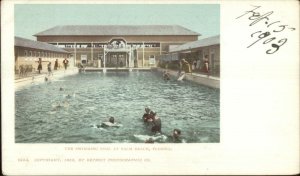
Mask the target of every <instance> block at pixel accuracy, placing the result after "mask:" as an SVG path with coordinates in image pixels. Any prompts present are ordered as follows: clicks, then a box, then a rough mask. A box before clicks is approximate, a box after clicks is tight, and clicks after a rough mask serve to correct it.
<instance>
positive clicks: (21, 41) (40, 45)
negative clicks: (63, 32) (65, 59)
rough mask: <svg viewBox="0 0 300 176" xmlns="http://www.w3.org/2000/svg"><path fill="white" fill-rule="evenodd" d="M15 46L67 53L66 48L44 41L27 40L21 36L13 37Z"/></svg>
mask: <svg viewBox="0 0 300 176" xmlns="http://www.w3.org/2000/svg"><path fill="white" fill-rule="evenodd" d="M15 46H20V47H26V48H33V49H40V50H47V51H54V52H60V53H69V52H67V51H66V50H63V49H61V48H58V47H55V46H54V45H51V44H48V43H45V42H39V41H34V40H29V39H25V38H21V37H15Z"/></svg>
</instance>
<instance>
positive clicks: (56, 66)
mask: <svg viewBox="0 0 300 176" xmlns="http://www.w3.org/2000/svg"><path fill="white" fill-rule="evenodd" d="M57 68H58V59H56V60H55V63H54V70H57Z"/></svg>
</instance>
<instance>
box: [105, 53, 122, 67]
mask: <svg viewBox="0 0 300 176" xmlns="http://www.w3.org/2000/svg"><path fill="white" fill-rule="evenodd" d="M126 58H127V54H126V53H125V52H118V53H117V52H114V53H108V57H107V60H106V65H107V67H126V65H127V63H126Z"/></svg>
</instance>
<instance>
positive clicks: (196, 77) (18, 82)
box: [15, 67, 220, 90]
mask: <svg viewBox="0 0 300 176" xmlns="http://www.w3.org/2000/svg"><path fill="white" fill-rule="evenodd" d="M151 70H156V71H158V72H164V71H166V70H167V69H163V68H149V67H148V68H125V67H124V68H88V67H87V68H82V69H78V68H77V67H73V68H68V69H67V70H63V69H62V70H58V71H54V72H53V76H50V80H51V79H58V78H61V77H64V76H68V75H73V74H77V73H78V72H113V71H121V72H131V71H133V72H135V71H151ZM167 71H168V72H169V74H170V75H171V76H173V77H175V78H176V77H178V72H177V71H175V70H170V69H168V70H167ZM47 75H48V73H47V72H43V73H41V74H35V75H29V76H26V77H23V78H16V79H15V88H16V90H17V89H20V88H22V87H24V86H26V85H30V84H31V83H33V82H34V83H39V82H43V81H45V77H46V76H47ZM184 79H185V80H189V81H192V82H195V83H198V84H202V85H205V86H208V87H213V88H218V89H219V88H220V78H219V77H214V76H209V75H205V74H199V73H187V74H186V76H185V78H184Z"/></svg>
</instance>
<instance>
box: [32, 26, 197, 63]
mask: <svg viewBox="0 0 300 176" xmlns="http://www.w3.org/2000/svg"><path fill="white" fill-rule="evenodd" d="M199 35H200V34H199V33H197V32H194V31H191V30H189V29H186V28H184V27H182V26H178V25H93V26H89V25H70V26H56V27H53V28H51V29H48V30H45V31H42V32H39V33H37V34H35V35H34V36H36V37H37V41H41V42H47V43H49V44H53V45H55V46H57V47H58V48H62V49H64V50H67V51H69V52H70V53H72V55H71V57H72V58H75V60H76V65H79V64H82V65H86V66H94V67H151V66H156V65H157V64H158V56H159V55H162V54H166V53H168V52H169V48H170V46H171V45H180V44H184V43H187V42H191V41H197V40H198V36H199Z"/></svg>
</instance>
